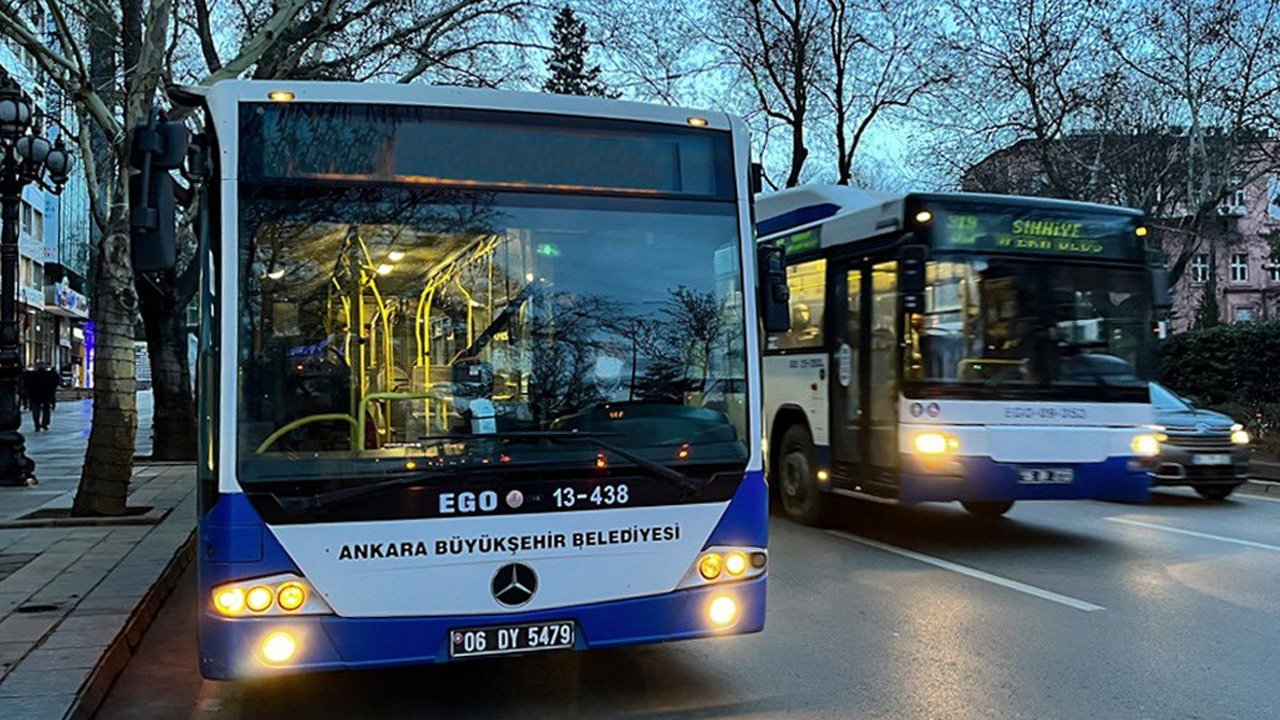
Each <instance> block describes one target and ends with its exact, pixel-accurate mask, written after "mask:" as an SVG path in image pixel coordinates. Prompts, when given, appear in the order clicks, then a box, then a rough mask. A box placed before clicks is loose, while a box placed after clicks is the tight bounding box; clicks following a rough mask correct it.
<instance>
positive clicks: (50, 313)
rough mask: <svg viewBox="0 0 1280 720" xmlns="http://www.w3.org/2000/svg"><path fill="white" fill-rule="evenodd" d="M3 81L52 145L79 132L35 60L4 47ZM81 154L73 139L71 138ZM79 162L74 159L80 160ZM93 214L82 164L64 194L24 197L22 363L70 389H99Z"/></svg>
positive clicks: (27, 193) (42, 21)
mask: <svg viewBox="0 0 1280 720" xmlns="http://www.w3.org/2000/svg"><path fill="white" fill-rule="evenodd" d="M24 12H28V13H29V17H28V18H27V20H28V21H29V23H30V24H31V26H32V27H34V28H38V29H40V30H41V31H42V32H52V28H51V27H50V26H49V22H48V19H47V18H46V17H45V15H44V11H43V9H42V8H40V7H39V6H36V7H29V8H28V9H27V10H25V11H24ZM0 74H2V75H4V76H6V77H8V78H10V79H12V80H13V81H14V82H16V83H17V85H18V87H19V88H21V89H22V91H23V92H26V93H27V94H28V96H29V97H30V98H31V100H32V102H33V103H34V105H35V108H36V118H37V119H36V122H37V123H38V124H39V130H40V132H41V133H43V134H44V135H45V136H46V137H48V138H49V139H50V140H56V139H57V137H58V135H59V134H60V133H62V132H75V128H76V122H77V118H76V117H75V113H74V112H73V111H72V108H71V107H70V104H69V103H67V102H64V99H63V98H62V97H61V94H60V93H59V92H58V90H57V88H56V86H54V85H52V84H51V83H48V82H47V81H46V78H44V77H43V74H42V73H41V72H40V70H39V67H38V65H37V64H36V62H35V60H34V58H32V56H31V55H30V54H29V53H27V52H26V51H25V50H24V49H23V48H21V47H19V46H17V45H16V44H13V43H8V42H4V41H0ZM65 140H66V141H67V144H68V146H70V147H73V148H74V147H75V145H76V143H75V142H74V139H73V138H66V139H65ZM73 157H74V153H73ZM90 226H91V215H90V208H89V191H88V184H87V180H86V178H85V175H84V165H83V163H82V162H75V163H74V165H73V167H72V173H71V176H70V179H69V180H68V182H67V184H66V186H65V187H64V188H63V189H62V192H61V193H60V194H54V193H50V192H45V191H44V190H43V189H41V188H40V187H39V186H37V185H29V186H27V187H26V188H25V189H24V190H23V194H22V204H21V207H20V210H19V227H18V254H19V259H18V306H19V308H20V315H19V323H18V327H19V332H20V333H21V343H22V348H23V356H22V359H23V363H24V364H25V365H26V366H28V367H30V366H33V365H35V364H36V363H42V362H43V363H47V364H48V365H49V366H50V367H52V368H54V369H55V370H58V371H59V372H60V373H61V374H62V378H63V384H64V385H65V386H68V387H88V386H90V385H91V384H92V371H91V369H92V364H93V346H92V336H93V333H92V327H91V325H90V323H89V301H88V298H89V296H90V293H89V287H88V277H89V267H90V258H89V254H90V232H91V228H90Z"/></svg>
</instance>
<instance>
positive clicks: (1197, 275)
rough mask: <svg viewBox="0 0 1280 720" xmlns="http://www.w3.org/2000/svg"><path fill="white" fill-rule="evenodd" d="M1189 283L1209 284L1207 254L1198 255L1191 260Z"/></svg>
mask: <svg viewBox="0 0 1280 720" xmlns="http://www.w3.org/2000/svg"><path fill="white" fill-rule="evenodd" d="M1191 282H1197V283H1202V282H1209V254H1208V253H1200V254H1198V255H1196V256H1195V257H1193V258H1191Z"/></svg>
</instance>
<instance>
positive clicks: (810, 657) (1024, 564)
mask: <svg viewBox="0 0 1280 720" xmlns="http://www.w3.org/2000/svg"><path fill="white" fill-rule="evenodd" d="M1277 497H1280V495H1277V496H1272V497H1271V498H1266V497H1260V496H1257V495H1249V494H1237V495H1235V496H1233V497H1232V499H1231V500H1228V501H1227V502H1222V503H1210V502H1206V501H1202V500H1200V499H1199V498H1198V497H1196V496H1195V495H1193V494H1191V493H1189V492H1184V491H1162V492H1160V493H1159V494H1158V495H1157V497H1156V498H1155V499H1154V500H1153V501H1152V502H1151V503H1150V504H1148V505H1122V504H1107V503H1094V502H1074V503H1021V504H1019V505H1018V506H1016V507H1015V508H1014V509H1013V511H1012V512H1011V513H1010V514H1009V516H1008V517H1006V518H1004V519H1001V520H994V521H983V520H978V519H975V518H972V517H970V516H968V515H966V514H965V513H964V512H963V511H962V510H960V509H959V507H958V506H946V505H938V506H925V507H921V508H916V509H905V508H896V507H888V506H882V505H876V504H870V503H862V502H853V501H847V502H842V503H841V508H842V510H843V515H844V516H845V517H846V518H847V520H846V521H844V522H843V523H841V524H840V525H839V526H838V527H836V528H832V529H830V530H817V529H813V528H806V527H800V526H797V525H794V524H792V523H790V522H788V521H786V520H784V519H782V518H777V517H775V518H774V519H773V521H772V524H771V530H772V537H771V539H770V552H771V562H770V581H769V582H770V586H769V611H768V612H769V615H768V626H767V628H766V629H765V632H764V633H763V634H760V635H754V636H746V637H732V638H718V639H713V640H699V641H691V642H683V643H672V644H668V645H659V646H648V647H636V648H627V649H619V650H609V651H600V652H590V653H572V652H570V653H558V654H544V655H534V656H528V657H523V658H509V659H495V660H487V661H472V662H466V663H459V664H454V665H444V666H437V667H422V668H412V669H402V670H395V671H382V672H374V671H366V672H352V673H328V674H323V675H312V676H301V677H293V678H284V679H275V680H271V681H262V682H256V683H213V682H204V681H202V680H201V679H200V678H199V673H198V672H197V669H196V657H195V614H196V609H195V592H194V577H188V578H186V579H185V580H184V581H183V582H182V584H181V585H180V590H179V591H178V592H177V593H175V595H174V596H173V597H172V598H171V600H170V601H169V602H168V603H167V604H166V606H165V608H164V609H163V610H162V612H161V614H160V615H159V617H158V618H157V621H156V623H155V624H154V625H153V626H152V628H151V630H150V631H149V632H148V634H147V637H146V638H145V639H144V641H143V645H142V647H141V648H140V651H139V653H138V655H136V656H135V659H134V661H133V662H132V663H131V665H130V667H129V668H128V669H127V670H126V671H125V673H124V675H122V676H121V678H120V680H119V681H118V682H117V684H116V686H115V687H114V688H113V690H112V692H111V694H110V696H109V697H108V698H107V701H106V702H105V704H104V705H103V707H102V709H101V712H100V713H99V717H100V718H106V719H111V720H123V719H126V718H128V719H141V718H148V719H149V718H166V719H169V718H270V719H271V720H280V719H281V718H307V720H320V719H322V718H362V719H363V718H432V719H433V720H434V719H444V718H630V719H641V718H655V719H656V718H664V719H665V718H672V719H673V720H703V719H710V718H717V719H718V718H975V719H977V718H982V719H984V720H985V719H988V718H1161V719H1163V718H1258V719H1260V720H1263V719H1269V718H1278V717H1280V500H1277V499H1275V498H1277ZM189 575H190V573H189Z"/></svg>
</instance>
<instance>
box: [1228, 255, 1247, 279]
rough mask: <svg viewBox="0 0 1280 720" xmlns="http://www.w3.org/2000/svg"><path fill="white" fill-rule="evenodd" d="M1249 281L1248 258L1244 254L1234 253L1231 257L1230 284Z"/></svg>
mask: <svg viewBox="0 0 1280 720" xmlns="http://www.w3.org/2000/svg"><path fill="white" fill-rule="evenodd" d="M1248 281H1249V256H1248V255H1247V254H1245V253H1234V254H1232V256H1231V282H1248Z"/></svg>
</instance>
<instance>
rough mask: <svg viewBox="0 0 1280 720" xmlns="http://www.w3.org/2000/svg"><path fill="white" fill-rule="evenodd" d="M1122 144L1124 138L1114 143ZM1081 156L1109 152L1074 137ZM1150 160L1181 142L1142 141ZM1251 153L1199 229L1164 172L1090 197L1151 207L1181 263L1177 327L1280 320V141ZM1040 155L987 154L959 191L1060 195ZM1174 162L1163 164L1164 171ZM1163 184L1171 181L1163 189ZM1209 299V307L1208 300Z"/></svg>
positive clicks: (1261, 143)
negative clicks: (1084, 149) (1211, 321)
mask: <svg viewBox="0 0 1280 720" xmlns="http://www.w3.org/2000/svg"><path fill="white" fill-rule="evenodd" d="M1116 141H1117V142H1121V143H1123V142H1124V138H1116ZM1064 142H1065V143H1074V146H1073V147H1072V148H1071V150H1072V151H1074V154H1075V155H1076V156H1081V155H1084V156H1087V155H1086V153H1083V152H1079V150H1080V149H1081V147H1082V146H1085V145H1086V144H1089V147H1091V148H1098V147H1105V144H1104V143H1103V142H1101V141H1099V140H1097V137H1096V136H1088V135H1085V136H1081V137H1076V138H1070V139H1068V140H1067V141H1064ZM1140 142H1143V143H1145V144H1146V147H1147V150H1148V157H1150V156H1156V157H1168V155H1170V154H1172V153H1176V152H1178V151H1179V148H1180V147H1183V145H1182V138H1179V137H1177V136H1167V137H1163V138H1159V139H1158V140H1156V141H1153V140H1152V139H1151V138H1149V137H1147V138H1142V139H1141V140H1140ZM1251 144H1252V145H1253V147H1252V148H1250V149H1248V150H1247V151H1239V152H1238V155H1239V156H1240V157H1242V158H1252V159H1251V160H1248V161H1244V162H1242V164H1241V166H1240V167H1238V168H1236V170H1235V172H1233V173H1232V175H1231V177H1230V178H1229V179H1228V182H1227V183H1225V185H1226V187H1228V188H1229V189H1230V190H1229V192H1227V193H1226V194H1225V197H1223V198H1222V199H1221V201H1220V202H1219V203H1218V204H1217V206H1216V207H1215V208H1214V209H1213V212H1212V213H1210V214H1209V215H1208V216H1204V215H1203V214H1202V216H1201V219H1200V221H1199V223H1198V230H1197V232H1195V233H1192V232H1191V231H1190V230H1188V229H1187V228H1189V227H1191V226H1192V225H1194V224H1196V223H1193V222H1192V218H1191V217H1190V216H1189V214H1188V213H1187V211H1186V207H1185V204H1184V203H1182V202H1180V201H1179V200H1177V199H1176V198H1175V199H1172V200H1170V199H1169V198H1168V197H1162V195H1166V194H1172V191H1170V190H1167V189H1166V188H1168V184H1167V183H1173V182H1178V180H1177V179H1176V178H1174V177H1170V176H1168V175H1166V176H1165V177H1164V178H1161V179H1159V180H1157V181H1152V180H1151V178H1145V179H1144V183H1136V184H1134V185H1133V186H1128V187H1126V186H1125V185H1124V183H1123V177H1121V179H1120V181H1111V182H1103V183H1101V184H1100V186H1099V188H1100V189H1098V190H1096V191H1094V192H1093V193H1091V196H1090V197H1087V198H1079V197H1077V198H1074V199H1089V200H1093V201H1097V202H1109V203H1113V204H1118V205H1129V206H1137V207H1143V208H1145V209H1147V211H1148V213H1149V215H1150V216H1151V218H1150V223H1151V226H1152V227H1153V228H1154V230H1155V236H1156V238H1157V239H1158V242H1159V243H1160V248H1161V249H1162V250H1163V253H1164V256H1165V258H1166V261H1167V262H1168V263H1169V264H1171V265H1172V264H1175V263H1178V262H1179V261H1181V264H1182V270H1181V273H1180V274H1178V275H1177V280H1176V282H1175V283H1174V285H1173V287H1172V288H1171V291H1172V295H1173V309H1172V312H1171V315H1170V323H1171V326H1172V330H1174V331H1175V332H1178V331H1182V330H1186V329H1189V328H1191V327H1193V326H1194V325H1196V324H1197V323H1198V322H1204V321H1206V320H1208V319H1210V318H1209V316H1210V315H1212V316H1214V317H1216V320H1217V322H1222V323H1234V322H1254V321H1271V320H1280V164H1277V162H1276V158H1278V157H1280V140H1275V139H1268V138H1258V139H1254V140H1252V141H1251ZM1041 157H1042V153H1041V152H1040V151H1039V148H1038V147H1037V146H1036V145H1035V143H1034V142H1032V141H1022V142H1019V143H1015V144H1014V145H1011V146H1009V147H1007V148H1004V149H1002V150H999V151H997V152H995V153H992V154H991V155H988V156H987V157H986V158H984V159H983V160H982V161H981V162H979V163H977V164H976V165H974V166H973V167H972V168H970V169H969V170H968V171H967V172H966V173H965V175H964V177H963V178H962V179H961V183H960V184H961V189H963V190H966V191H971V192H997V193H1007V194H1017V195H1061V194H1062V193H1055V192H1053V189H1052V188H1053V186H1052V183H1051V182H1050V181H1049V180H1048V179H1047V178H1046V175H1045V173H1044V172H1043V170H1042V169H1041V167H1040V165H1041V161H1040V158H1041ZM1173 164H1174V163H1169V162H1166V163H1165V164H1164V165H1163V167H1169V166H1172V165H1173ZM1162 183H1166V184H1163V185H1162ZM1211 298H1212V300H1213V301H1212V302H1211V301H1210V299H1211Z"/></svg>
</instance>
